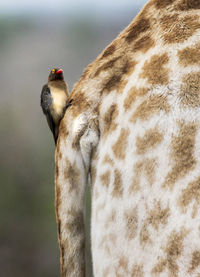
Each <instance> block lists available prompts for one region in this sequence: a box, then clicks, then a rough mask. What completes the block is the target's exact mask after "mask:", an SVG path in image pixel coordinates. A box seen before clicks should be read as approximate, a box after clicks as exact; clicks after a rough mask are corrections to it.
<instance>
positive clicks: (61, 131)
mask: <svg viewBox="0 0 200 277" xmlns="http://www.w3.org/2000/svg"><path fill="white" fill-rule="evenodd" d="M68 135H69V131H68V130H67V127H66V124H65V120H64V119H63V120H61V121H60V125H59V136H58V141H57V147H60V137H61V136H62V137H64V139H66V138H67V137H68Z"/></svg>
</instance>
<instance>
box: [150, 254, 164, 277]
mask: <svg viewBox="0 0 200 277" xmlns="http://www.w3.org/2000/svg"><path fill="white" fill-rule="evenodd" d="M166 266H167V260H166V259H162V258H159V262H158V263H157V264H156V265H155V266H154V268H153V269H152V271H151V272H152V274H156V275H157V274H160V273H162V272H163V271H164V270H165V268H166Z"/></svg>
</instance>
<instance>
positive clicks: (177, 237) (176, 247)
mask: <svg viewBox="0 0 200 277" xmlns="http://www.w3.org/2000/svg"><path fill="white" fill-rule="evenodd" d="M187 233H188V232H187V231H186V230H185V229H183V230H181V231H180V232H176V231H173V232H172V233H171V235H170V236H169V238H168V242H167V246H166V248H165V253H166V255H167V268H168V271H169V273H170V274H171V276H175V277H176V276H178V272H179V267H178V264H177V260H178V258H179V257H180V256H181V254H182V251H183V246H184V245H183V241H184V238H185V237H186V235H187Z"/></svg>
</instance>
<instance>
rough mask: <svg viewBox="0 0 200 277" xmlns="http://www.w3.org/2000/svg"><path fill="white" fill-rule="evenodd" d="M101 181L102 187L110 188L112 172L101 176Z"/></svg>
mask: <svg viewBox="0 0 200 277" xmlns="http://www.w3.org/2000/svg"><path fill="white" fill-rule="evenodd" d="M100 179H101V183H102V185H103V186H106V187H108V186H109V184H110V171H109V170H107V171H106V172H105V173H104V174H102V175H101V176H100Z"/></svg>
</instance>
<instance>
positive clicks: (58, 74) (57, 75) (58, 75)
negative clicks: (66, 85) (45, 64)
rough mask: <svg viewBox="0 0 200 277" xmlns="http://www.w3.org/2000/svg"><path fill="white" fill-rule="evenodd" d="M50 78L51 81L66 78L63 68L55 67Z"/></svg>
mask: <svg viewBox="0 0 200 277" xmlns="http://www.w3.org/2000/svg"><path fill="white" fill-rule="evenodd" d="M48 79H49V81H55V80H64V76H63V70H62V69H61V68H53V69H52V70H51V71H50V74H49V78H48Z"/></svg>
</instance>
